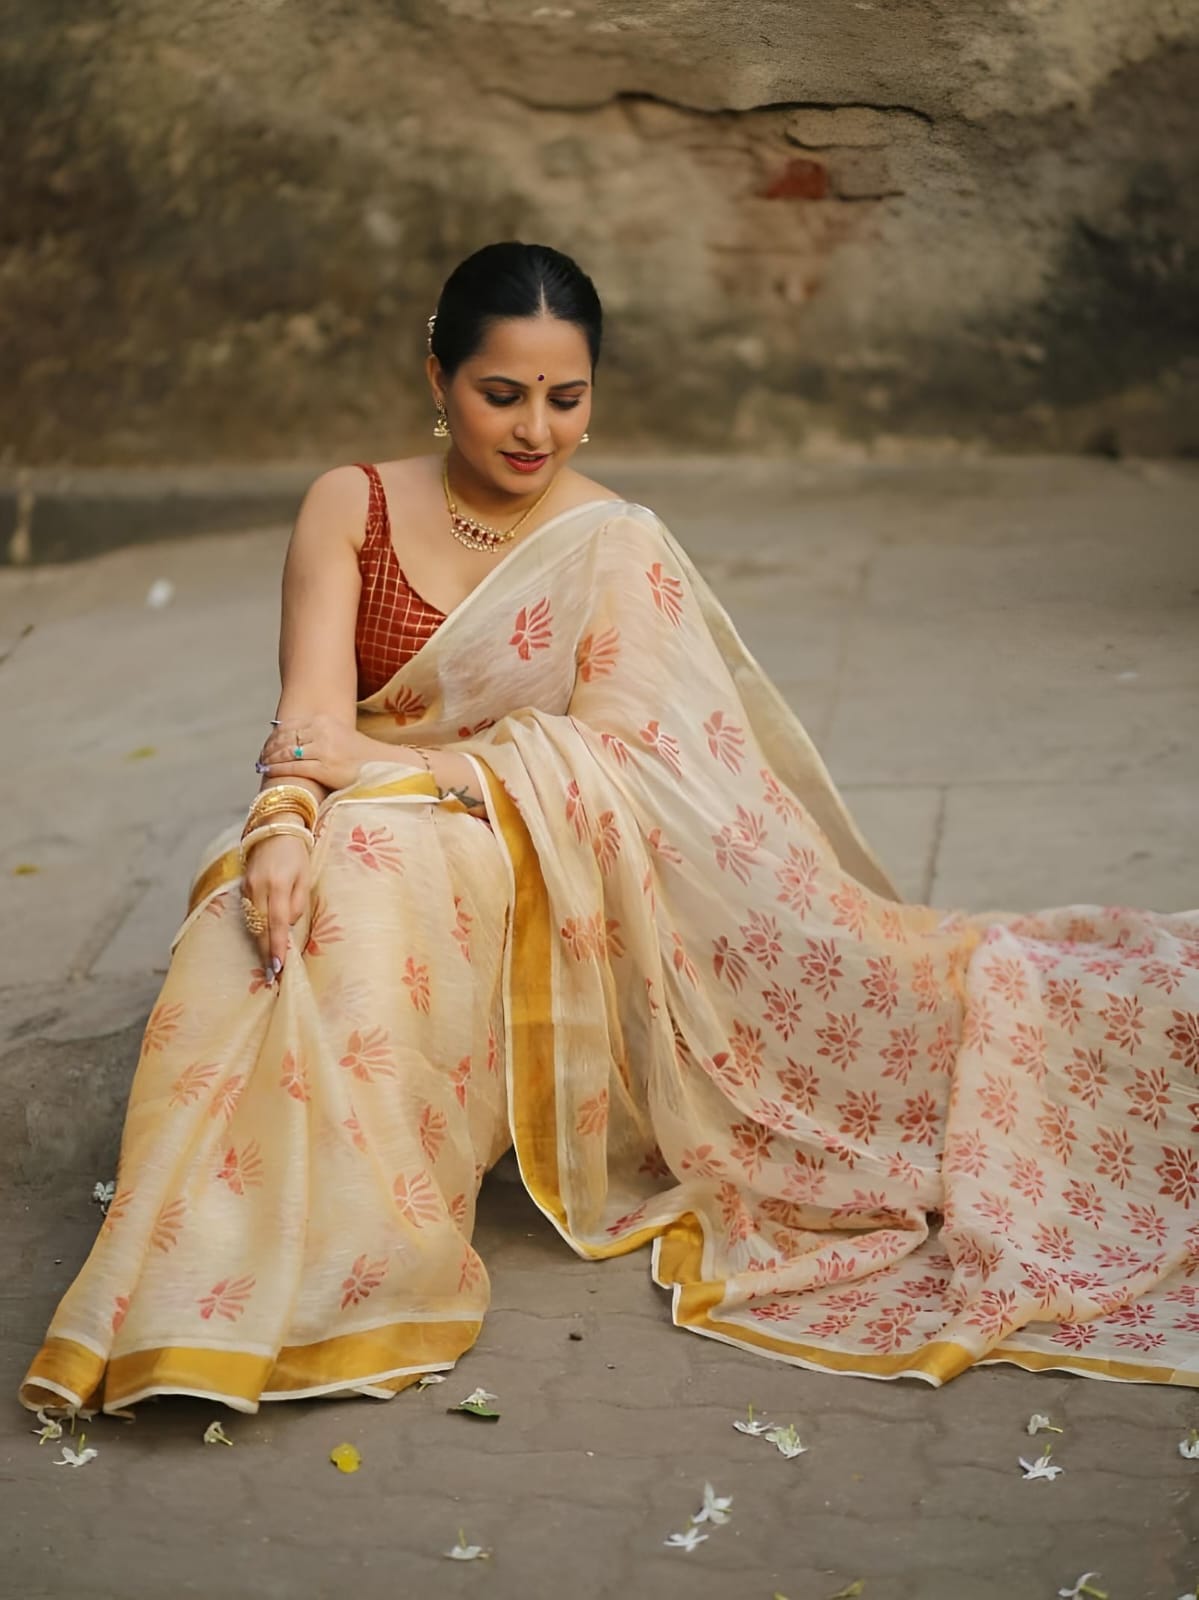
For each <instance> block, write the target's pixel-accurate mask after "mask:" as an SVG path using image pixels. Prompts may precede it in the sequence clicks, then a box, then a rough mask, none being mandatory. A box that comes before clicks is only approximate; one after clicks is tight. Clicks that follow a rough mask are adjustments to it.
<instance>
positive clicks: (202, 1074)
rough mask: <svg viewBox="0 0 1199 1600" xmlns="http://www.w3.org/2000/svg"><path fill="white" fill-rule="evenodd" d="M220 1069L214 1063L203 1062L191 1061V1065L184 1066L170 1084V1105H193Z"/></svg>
mask: <svg viewBox="0 0 1199 1600" xmlns="http://www.w3.org/2000/svg"><path fill="white" fill-rule="evenodd" d="M220 1070H221V1069H220V1067H218V1066H217V1065H215V1063H211V1062H205V1063H204V1064H203V1065H201V1063H200V1062H198V1061H193V1062H192V1064H191V1066H189V1067H184V1069H183V1071H182V1072H181V1073H180V1074H179V1076H178V1077H177V1078H176V1079H175V1081H174V1083H173V1084H172V1085H171V1098H170V1102H169V1103H170V1104H171V1105H172V1106H190V1105H194V1104H195V1102H196V1101H197V1100H198V1099H199V1098H200V1096H201V1095H202V1094H203V1093H204V1091H205V1090H206V1089H207V1088H208V1086H209V1084H210V1083H211V1082H212V1080H213V1079H214V1078H215V1077H216V1075H217V1073H218V1072H220Z"/></svg>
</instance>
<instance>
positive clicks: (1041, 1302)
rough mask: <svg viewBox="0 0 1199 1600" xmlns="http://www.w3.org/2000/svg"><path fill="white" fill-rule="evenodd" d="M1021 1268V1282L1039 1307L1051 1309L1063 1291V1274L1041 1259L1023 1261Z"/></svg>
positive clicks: (1043, 1318)
mask: <svg viewBox="0 0 1199 1600" xmlns="http://www.w3.org/2000/svg"><path fill="white" fill-rule="evenodd" d="M1020 1270H1021V1277H1020V1282H1021V1283H1022V1285H1023V1286H1024V1288H1026V1289H1027V1290H1028V1292H1029V1293H1030V1294H1031V1295H1032V1296H1033V1298H1034V1299H1035V1300H1036V1302H1037V1307H1038V1309H1039V1310H1041V1311H1049V1310H1050V1309H1051V1308H1052V1307H1053V1306H1054V1304H1055V1303H1056V1301H1057V1299H1058V1297H1059V1295H1061V1293H1062V1276H1061V1274H1060V1273H1059V1272H1055V1271H1054V1270H1053V1268H1052V1267H1047V1266H1045V1265H1044V1264H1043V1263H1042V1262H1040V1261H1022V1262H1021V1263H1020ZM1038 1320H1039V1321H1041V1322H1044V1321H1046V1320H1048V1319H1047V1318H1045V1317H1041V1318H1039V1319H1038Z"/></svg>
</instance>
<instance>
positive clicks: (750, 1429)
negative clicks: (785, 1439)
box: [733, 1406, 770, 1438]
mask: <svg viewBox="0 0 1199 1600" xmlns="http://www.w3.org/2000/svg"><path fill="white" fill-rule="evenodd" d="M746 1416H747V1417H748V1418H749V1421H748V1422H741V1421H740V1420H738V1421H737V1422H734V1423H733V1427H734V1428H736V1430H737V1432H738V1433H748V1434H751V1435H752V1436H753V1437H755V1438H756V1437H757V1435H758V1434H760V1433H765V1432H766V1430H767V1428H769V1426H770V1424H769V1423H768V1422H764V1421H763V1420H762V1419H761V1418H760V1417H758V1418H755V1417H754V1408H753V1406H750V1407H749V1408H748V1409H747V1411H746Z"/></svg>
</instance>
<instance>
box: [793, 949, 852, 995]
mask: <svg viewBox="0 0 1199 1600" xmlns="http://www.w3.org/2000/svg"><path fill="white" fill-rule="evenodd" d="M806 943H807V946H808V948H807V951H806V953H805V954H804V955H802V956H799V957H797V962H798V965H799V970H800V972H801V974H802V975H803V981H804V983H805V985H807V986H808V987H809V988H811V989H814V990H815V991H816V994H817V995H818V996H819V998H820V999H821V1000H828V999H830V998H831V997H832V995H833V994H834V992H835V991H836V988H837V984H838V982H839V981H840V980H841V978H842V977H844V972H843V971H842V967H841V952H840V951H839V950H838V948H837V942H836V940H835V939H808V940H807V941H806Z"/></svg>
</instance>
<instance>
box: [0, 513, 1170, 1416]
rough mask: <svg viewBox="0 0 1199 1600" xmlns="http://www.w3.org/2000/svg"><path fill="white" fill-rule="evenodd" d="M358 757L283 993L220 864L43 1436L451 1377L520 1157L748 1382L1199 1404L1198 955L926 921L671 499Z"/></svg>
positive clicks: (1072, 919) (552, 540)
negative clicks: (963, 1381)
mask: <svg viewBox="0 0 1199 1600" xmlns="http://www.w3.org/2000/svg"><path fill="white" fill-rule="evenodd" d="M357 715H358V725H359V727H360V728H361V729H362V731H364V732H365V733H367V734H368V735H369V736H370V737H371V738H372V739H375V740H378V741H380V742H381V743H385V744H387V745H391V746H394V747H395V749H396V755H395V761H394V762H391V761H388V760H378V761H372V762H369V763H368V764H367V765H366V766H365V767H364V768H363V769H362V771H361V773H360V774H359V777H358V779H357V780H356V781H355V782H354V783H353V784H352V785H350V786H349V787H348V788H346V789H343V790H338V791H335V792H333V793H331V794H330V795H329V796H328V797H327V798H326V800H325V801H324V802H323V804H322V806H321V808H320V813H319V816H318V820H317V827H316V847H315V851H314V855H313V879H312V882H313V889H312V895H311V901H310V906H309V909H308V912H307V913H306V915H305V918H304V919H303V921H302V922H301V923H300V924H298V925H297V926H296V928H295V929H293V936H292V943H291V949H290V952H289V959H288V962H287V964H286V966H285V968H284V972H283V975H282V977H281V980H280V982H279V983H278V985H276V986H274V987H268V986H266V984H265V982H264V974H263V972H262V970H261V968H260V967H259V966H258V964H257V963H258V957H257V952H256V947H255V946H254V944H253V943H252V941H251V939H250V937H249V935H248V934H247V932H246V930H245V928H244V925H243V922H242V919H241V916H240V910H239V893H240V881H239V873H240V867H239V864H238V855H237V850H236V835H237V830H236V829H233V830H227V831H226V833H224V834H223V835H221V836H220V837H218V839H216V840H214V841H213V844H212V846H211V847H210V848H209V850H208V851H207V852H206V859H205V860H204V862H203V863H202V865H201V869H200V870H199V872H198V873H197V874H196V877H195V880H194V882H193V884H192V889H191V897H190V907H189V911H188V915H187V918H186V920H185V921H184V923H183V925H182V927H181V928H180V930H179V932H178V934H177V935H176V938H175V941H174V944H173V946H172V960H171V965H170V968H169V971H168V974H167V977H166V979H165V982H164V985H163V989H162V992H161V995H160V996H159V999H158V1002H157V1004H156V1005H155V1007H154V1009H153V1011H152V1013H151V1015H150V1018H149V1021H148V1023H147V1025H146V1029H145V1034H144V1038H143V1042H142V1047H141V1054H140V1058H139V1061H138V1064H137V1069H136V1074H135V1076H134V1081H133V1084H132V1089H131V1094H130V1102H129V1108H128V1113H127V1118H126V1123H125V1128H124V1132H123V1135H122V1142H121V1155H120V1164H119V1168H118V1175H117V1179H116V1191H115V1196H114V1198H113V1200H112V1203H111V1205H110V1207H109V1209H108V1212H107V1215H106V1217H105V1220H104V1223H103V1226H102V1228H101V1230H100V1234H99V1237H98V1238H97V1240H96V1243H95V1245H94V1247H93V1249H92V1252H91V1254H90V1256H89V1258H88V1260H87V1262H86V1263H85V1265H84V1267H83V1269H82V1270H81V1272H80V1273H79V1275H78V1277H77V1278H76V1279H75V1281H74V1283H73V1285H72V1286H71V1288H70V1289H69V1290H68V1292H67V1294H66V1295H65V1297H64V1299H63V1300H62V1302H61V1304H60V1306H59V1308H58V1310H57V1312H56V1314H55V1316H54V1319H53V1321H52V1323H51V1326H50V1329H49V1332H48V1334H47V1337H46V1340H45V1342H44V1344H43V1346H42V1348H41V1349H40V1351H39V1352H38V1354H37V1356H36V1357H35V1359H34V1361H33V1363H32V1365H31V1367H30V1369H29V1372H28V1375H27V1377H26V1379H25V1382H24V1384H23V1386H22V1390H21V1398H22V1400H23V1401H24V1403H25V1404H26V1405H28V1406H31V1407H33V1406H36V1405H41V1404H47V1403H49V1404H57V1405H63V1404H65V1405H69V1406H70V1405H74V1406H78V1405H87V1406H101V1407H103V1408H104V1409H105V1410H116V1409H119V1408H121V1407H124V1406H127V1405H130V1404H132V1403H134V1402H136V1401H138V1400H141V1399H145V1398H146V1397H147V1396H150V1395H155V1394H169V1393H186V1394H198V1395H203V1396H206V1397H208V1398H211V1399H215V1400H220V1401H223V1402H224V1403H225V1404H227V1405H229V1406H232V1407H234V1408H236V1409H240V1410H243V1411H253V1410H255V1409H257V1407H258V1405H259V1403H260V1402H261V1401H264V1400H274V1399H284V1398H290V1397H298V1396H308V1395H318V1394H319V1395H345V1394H355V1393H357V1394H368V1395H374V1396H378V1397H384V1398H386V1397H390V1396H391V1395H393V1394H395V1393H397V1392H398V1391H400V1390H402V1389H404V1388H406V1387H408V1386H409V1385H411V1384H412V1383H414V1382H416V1381H417V1379H418V1378H419V1376H420V1375H421V1374H422V1373H424V1372H432V1371H444V1370H447V1369H449V1368H452V1367H453V1366H454V1364H455V1363H456V1362H457V1361H458V1359H459V1358H460V1357H461V1356H462V1355H463V1354H464V1353H465V1352H466V1351H467V1350H468V1349H469V1348H470V1346H471V1345H472V1344H473V1343H474V1341H475V1339H476V1338H477V1337H478V1334H479V1331H480V1329H481V1327H482V1322H483V1317H484V1313H485V1311H486V1308H487V1305H488V1302H489V1291H490V1286H489V1280H488V1276H487V1271H486V1266H485V1264H484V1263H483V1261H482V1260H481V1259H480V1258H479V1256H478V1255H477V1253H476V1252H475V1251H474V1250H473V1248H472V1246H471V1242H470V1241H471V1237H472V1230H473V1223H474V1214H475V1206H476V1200H477V1195H478V1190H479V1186H480V1183H481V1181H482V1178H483V1175H484V1173H485V1172H486V1171H487V1170H488V1168H489V1167H490V1166H492V1165H493V1164H494V1163H495V1161H496V1160H498V1159H499V1157H500V1156H501V1155H502V1154H503V1153H504V1152H505V1151H507V1150H508V1149H509V1148H514V1151H515V1158H516V1162H517V1164H518V1166H519V1170H520V1175H521V1178H522V1180H523V1182H524V1185H525V1187H526V1188H527V1190H528V1192H529V1194H530V1195H531V1196H532V1198H533V1200H534V1202H535V1203H536V1205H537V1206H538V1207H539V1209H540V1210H541V1211H542V1212H543V1213H544V1215H545V1216H546V1217H547V1218H548V1219H549V1220H550V1221H551V1222H552V1224H553V1226H554V1227H555V1229H556V1230H557V1232H558V1233H559V1234H560V1235H561V1236H562V1238H563V1239H564V1240H565V1241H566V1243H567V1245H568V1246H569V1247H570V1248H571V1249H573V1250H574V1251H575V1252H576V1253H577V1254H578V1255H580V1256H582V1257H587V1258H593V1259H597V1260H599V1259H603V1258H605V1257H609V1256H614V1255H619V1254H623V1253H626V1252H628V1251H632V1250H635V1249H638V1248H640V1247H642V1246H645V1245H652V1253H651V1257H650V1266H651V1272H652V1276H653V1279H654V1281H655V1282H656V1283H657V1284H658V1285H659V1286H660V1287H662V1288H663V1289H665V1290H667V1291H668V1292H669V1295H670V1307H671V1315H672V1318H673V1321H674V1323H675V1324H676V1325H678V1326H680V1327H682V1328H687V1329H690V1330H691V1331H692V1332H695V1333H698V1334H702V1335H704V1336H707V1337H711V1338H715V1339H718V1340H722V1341H725V1342H727V1343H729V1344H732V1345H735V1346H738V1347H740V1348H742V1349H745V1350H747V1351H751V1352H755V1353H757V1354H759V1355H762V1356H765V1357H768V1358H771V1359H774V1360H779V1361H784V1362H790V1363H793V1364H795V1365H798V1366H802V1367H810V1368H818V1369H824V1370H828V1371H834V1372H842V1373H852V1374H857V1375H861V1376H867V1377H874V1378H898V1377H905V1376H906V1377H914V1378H919V1379H922V1380H924V1381H926V1382H928V1383H930V1384H940V1383H943V1382H945V1381H947V1380H949V1379H951V1378H953V1377H955V1376H957V1375H958V1374H960V1373H961V1372H962V1371H963V1370H965V1369H966V1368H968V1367H971V1366H977V1365H982V1364H986V1363H992V1362H1010V1363H1014V1364H1016V1365H1018V1366H1021V1367H1024V1368H1027V1369H1030V1370H1040V1369H1046V1368H1053V1369H1057V1370H1065V1371H1070V1372H1075V1373H1080V1374H1086V1375H1091V1376H1095V1377H1101V1378H1107V1379H1124V1380H1139V1381H1146V1382H1149V1381H1156V1382H1172V1383H1178V1384H1192V1385H1193V1384H1195V1383H1197V1382H1199V1340H1197V1337H1196V1336H1197V1335H1199V1155H1197V1150H1196V1140H1195V1134H1196V1132H1197V1131H1199V916H1197V915H1196V914H1194V913H1188V914H1184V913H1153V912H1149V911H1143V910H1137V909H1134V908H1131V907H1125V906H1098V905H1077V906H1068V907H1064V908H1057V909H1049V910H1040V911H1036V912H1031V913H1029V912H1024V913H1021V912H1015V911H992V912H965V911H962V910H956V909H938V908H935V907H931V906H925V905H918V904H905V903H903V902H902V901H901V899H900V897H899V896H898V894H897V893H896V891H895V889H894V888H893V886H892V884H891V883H890V881H889V880H888V878H887V876H886V874H885V872H884V871H883V869H882V868H881V866H880V865H879V863H878V862H877V860H876V859H875V857H874V855H873V853H872V852H871V850H870V848H869V846H868V845H867V843H866V841H865V840H864V839H863V838H862V836H861V833H860V832H859V830H858V828H857V827H856V825H855V823H854V821H853V819H852V817H851V816H850V815H849V813H848V811H847V809H846V807H845V805H844V803H843V802H842V800H841V797H840V796H839V795H838V793H837V790H836V788H835V786H834V784H833V782H832V780H831V778H830V776H829V774H828V772H827V770H826V768H825V767H824V765H823V763H822V761H821V759H820V757H819V755H818V753H817V751H816V750H815V748H814V747H813V745H812V743H811V741H810V740H809V739H808V737H807V735H806V733H805V732H804V730H803V728H802V726H801V724H800V723H799V721H798V720H797V718H796V717H795V715H794V714H793V713H792V712H791V711H790V710H789V708H788V707H787V705H786V704H785V702H784V701H783V699H782V698H781V696H780V695H779V693H778V692H777V690H776V689H775V688H774V686H773V685H772V684H771V682H770V681H769V679H768V678H767V677H766V675H765V674H764V673H763V672H762V670H761V668H760V667H759V666H758V664H757V663H756V662H755V660H754V659H753V657H752V656H751V655H750V653H749V652H748V650H747V649H746V647H745V646H744V644H743V643H742V641H741V639H740V637H739V635H738V633H737V631H736V629H735V628H734V626H733V624H732V622H731V621H730V619H729V617H728V616H727V614H726V613H725V611H724V610H723V609H722V607H721V605H720V603H719V601H718V600H717V598H716V597H715V595H714V594H713V593H712V591H711V590H710V589H709V587H708V586H707V584H706V583H705V581H704V579H703V578H702V577H701V575H700V574H699V573H698V572H697V570H696V569H695V567H694V566H693V565H692V563H691V561H690V560H689V559H688V557H687V555H686V553H685V551H684V550H683V549H682V547H681V546H680V545H679V544H678V543H677V541H676V540H675V539H674V537H673V536H672V535H671V533H670V532H669V530H668V529H667V528H666V527H665V526H664V524H663V523H662V522H661V520H660V519H659V518H658V517H657V516H656V515H655V514H654V513H653V512H652V511H650V510H649V509H647V508H646V507H643V506H639V505H636V504H633V503H628V502H622V501H617V502H612V501H596V502H591V503H589V504H587V505H584V506H580V507H577V508H575V509H573V510H572V511H568V512H565V513H563V514H562V515H561V516H558V517H556V518H553V519H552V520H550V521H549V522H547V523H544V524H543V525H542V526H541V527H540V528H538V529H537V530H535V531H534V533H533V534H531V535H530V536H528V537H527V539H525V540H524V541H522V543H521V544H520V545H518V546H517V547H516V549H515V550H513V551H512V552H511V553H510V554H509V555H508V556H507V557H505V559H504V560H503V561H502V562H501V563H500V564H499V565H498V566H497V567H495V568H494V569H492V571H491V572H490V573H489V574H488V576H487V577H486V578H485V579H484V580H483V582H482V583H481V584H480V585H479V586H478V587H477V588H476V589H475V590H474V591H473V592H472V593H471V594H470V595H469V596H468V597H467V599H466V600H465V601H464V602H463V603H462V604H461V605H460V606H459V607H458V608H457V609H456V610H455V611H454V612H452V613H451V614H450V616H449V617H448V618H447V620H446V621H445V622H444V623H443V624H442V626H441V627H440V628H439V629H438V631H437V632H436V633H435V634H434V636H433V637H432V639H431V640H430V641H429V642H428V643H427V644H426V645H424V646H423V647H422V648H421V649H420V650H419V652H418V653H417V654H416V656H415V657H413V659H412V660H411V661H409V662H408V663H407V664H406V665H405V666H404V667H403V668H402V669H401V670H400V671H399V672H398V673H396V675H395V676H394V677H393V678H392V680H391V681H390V682H389V683H387V684H386V685H385V686H384V687H383V688H382V689H380V690H379V691H378V692H377V693H375V694H372V695H370V696H369V697H368V698H366V699H364V700H362V701H360V702H359V705H358V711H357ZM406 744H418V745H422V746H425V747H444V748H447V749H448V748H452V749H455V750H457V751H460V752H461V753H462V754H464V755H465V756H466V757H467V758H468V760H469V761H470V763H471V766H472V769H473V770H474V772H475V774H476V777H477V779H478V782H479V785H480V787H481V792H482V793H483V795H484V796H485V800H486V807H487V815H488V820H489V822H490V823H491V827H487V826H485V825H484V824H483V823H482V821H481V820H480V819H479V818H477V817H474V816H472V815H470V814H469V812H467V811H466V810H465V808H464V807H463V806H462V804H461V803H460V802H459V801H457V800H455V799H452V798H448V799H439V797H438V794H437V791H436V788H435V786H434V784H433V782H432V780H431V778H429V777H428V775H427V774H425V773H424V772H419V773H417V772H414V771H412V770H411V768H412V763H410V762H405V760H404V751H403V747H404V746H405V745H406Z"/></svg>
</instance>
